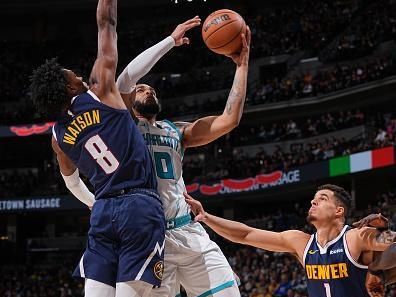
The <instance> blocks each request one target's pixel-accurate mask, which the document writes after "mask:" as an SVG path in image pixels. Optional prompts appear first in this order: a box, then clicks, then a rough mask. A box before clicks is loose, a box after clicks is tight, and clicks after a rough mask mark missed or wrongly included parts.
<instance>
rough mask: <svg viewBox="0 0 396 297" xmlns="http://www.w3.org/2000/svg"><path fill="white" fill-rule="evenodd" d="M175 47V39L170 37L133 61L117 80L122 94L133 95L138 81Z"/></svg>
mask: <svg viewBox="0 0 396 297" xmlns="http://www.w3.org/2000/svg"><path fill="white" fill-rule="evenodd" d="M174 45H175V41H174V39H173V37H171V36H168V37H167V38H165V39H164V40H162V41H161V42H159V43H157V44H156V45H153V46H152V47H150V48H148V49H147V50H145V51H144V52H143V53H141V54H140V55H138V56H137V57H136V58H135V59H133V60H132V61H131V62H130V63H129V64H128V66H127V67H126V68H125V69H124V70H123V71H122V73H121V74H120V76H119V77H118V78H117V87H118V90H119V91H120V93H122V94H129V93H131V92H132V91H133V89H134V88H135V85H136V83H137V82H138V80H139V79H141V78H142V77H143V76H145V75H146V74H147V73H148V72H149V71H150V70H151V68H153V66H154V65H155V63H157V62H158V60H159V59H161V58H162V57H163V56H164V55H165V54H166V53H167V52H168V51H169V50H170V49H171V48H172V47H173V46H174Z"/></svg>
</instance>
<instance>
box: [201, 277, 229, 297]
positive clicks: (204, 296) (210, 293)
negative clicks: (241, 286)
mask: <svg viewBox="0 0 396 297" xmlns="http://www.w3.org/2000/svg"><path fill="white" fill-rule="evenodd" d="M234 283H235V282H234V281H229V282H226V283H224V284H222V285H220V286H217V287H216V288H213V289H210V290H209V291H206V292H205V293H203V294H201V295H199V296H197V297H209V296H213V295H214V294H216V293H217V292H220V291H222V290H224V289H227V288H230V287H232V286H233V285H234Z"/></svg>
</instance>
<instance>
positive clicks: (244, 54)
mask: <svg viewBox="0 0 396 297" xmlns="http://www.w3.org/2000/svg"><path fill="white" fill-rule="evenodd" d="M241 39H242V50H241V52H240V53H238V54H232V55H227V57H230V58H231V59H232V60H233V61H234V63H235V64H237V65H238V66H242V65H244V66H247V65H248V64H249V54H250V40H251V32H250V28H249V26H246V34H245V33H242V34H241Z"/></svg>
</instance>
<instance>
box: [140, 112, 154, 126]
mask: <svg viewBox="0 0 396 297" xmlns="http://www.w3.org/2000/svg"><path fill="white" fill-rule="evenodd" d="M135 115H136V117H137V118H138V120H143V121H147V122H149V123H150V124H151V125H153V126H155V121H156V117H155V116H153V117H147V116H142V115H141V114H139V113H135Z"/></svg>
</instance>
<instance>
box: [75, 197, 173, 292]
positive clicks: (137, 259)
mask: <svg viewBox="0 0 396 297" xmlns="http://www.w3.org/2000/svg"><path fill="white" fill-rule="evenodd" d="M90 223H91V227H90V229H89V232H88V242H87V247H86V250H85V252H84V255H83V256H82V258H81V260H80V263H79V265H78V266H77V268H76V270H75V271H74V273H73V276H76V277H83V278H89V279H93V280H96V281H99V282H102V283H105V284H108V285H110V286H113V287H115V285H116V283H118V282H127V281H133V280H141V281H144V282H147V283H150V284H152V285H153V286H158V287H159V286H160V285H161V280H162V273H163V269H164V262H163V258H164V240H165V217H164V211H163V208H162V204H161V201H160V200H159V197H158V195H157V194H155V193H152V192H151V191H148V190H142V191H133V192H132V193H128V194H125V195H122V196H116V197H112V198H105V199H100V200H97V201H96V202H95V204H94V206H93V209H92V214H91V220H90Z"/></svg>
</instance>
